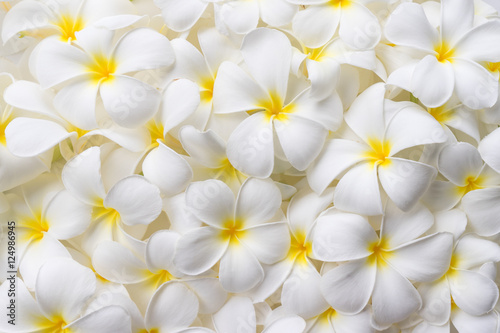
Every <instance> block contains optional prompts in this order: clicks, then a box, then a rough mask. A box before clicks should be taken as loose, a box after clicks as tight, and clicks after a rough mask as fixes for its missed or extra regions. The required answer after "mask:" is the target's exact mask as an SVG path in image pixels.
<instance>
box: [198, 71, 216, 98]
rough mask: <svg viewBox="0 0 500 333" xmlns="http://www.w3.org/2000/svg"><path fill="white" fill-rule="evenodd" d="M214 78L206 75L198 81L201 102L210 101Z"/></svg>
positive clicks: (212, 94) (212, 93)
mask: <svg viewBox="0 0 500 333" xmlns="http://www.w3.org/2000/svg"><path fill="white" fill-rule="evenodd" d="M214 82H215V78H213V77H206V78H203V79H202V80H201V82H200V88H201V89H200V90H201V91H200V99H201V101H202V102H203V103H211V102H212V98H213V96H214Z"/></svg>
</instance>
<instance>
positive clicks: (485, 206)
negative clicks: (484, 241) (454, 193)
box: [462, 188, 500, 236]
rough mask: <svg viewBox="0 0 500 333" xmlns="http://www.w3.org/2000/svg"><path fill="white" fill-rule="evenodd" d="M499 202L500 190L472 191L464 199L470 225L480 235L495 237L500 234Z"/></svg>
mask: <svg viewBox="0 0 500 333" xmlns="http://www.w3.org/2000/svg"><path fill="white" fill-rule="evenodd" d="M498 200H500V189H499V188H487V189H479V190H475V191H471V192H469V193H467V194H466V195H465V196H464V198H463V199H462V204H463V207H464V210H465V212H466V213H467V216H468V217H469V221H470V225H471V227H472V228H473V230H474V231H475V232H477V233H478V234H479V235H481V236H493V235H495V234H497V233H499V232H500V224H499V223H498V216H499V215H498V214H500V206H499V205H498Z"/></svg>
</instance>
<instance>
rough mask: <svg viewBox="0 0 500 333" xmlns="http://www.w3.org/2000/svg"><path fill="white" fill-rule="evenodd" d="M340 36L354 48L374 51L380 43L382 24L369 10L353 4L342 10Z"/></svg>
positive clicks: (355, 3)
mask: <svg viewBox="0 0 500 333" xmlns="http://www.w3.org/2000/svg"><path fill="white" fill-rule="evenodd" d="M339 35H340V38H342V40H343V41H344V42H345V43H346V44H347V45H349V46H350V47H352V48H355V49H359V50H366V49H372V48H374V47H375V46H376V45H377V44H378V42H379V41H380V37H381V28H380V23H379V21H378V19H377V17H376V16H375V15H374V14H373V13H372V12H371V11H370V10H369V9H368V8H366V7H365V6H363V5H362V4H360V3H358V2H351V3H349V6H348V7H347V8H342V15H341V16H340V27H339Z"/></svg>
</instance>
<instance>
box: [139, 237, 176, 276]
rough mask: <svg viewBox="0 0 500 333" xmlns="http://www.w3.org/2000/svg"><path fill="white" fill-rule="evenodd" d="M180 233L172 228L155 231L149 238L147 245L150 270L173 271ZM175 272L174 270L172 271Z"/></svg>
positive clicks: (147, 261)
mask: <svg viewBox="0 0 500 333" xmlns="http://www.w3.org/2000/svg"><path fill="white" fill-rule="evenodd" d="M179 238H180V234H178V233H177V232H175V231H172V230H160V231H157V232H155V233H154V234H153V235H152V236H151V237H150V238H149V240H148V244H147V246H146V264H147V265H148V268H149V270H150V271H152V272H155V271H159V270H162V269H164V270H167V271H169V272H170V271H171V270H172V268H174V269H175V266H174V253H175V245H176V244H177V241H178V240H179ZM170 273H173V272H170Z"/></svg>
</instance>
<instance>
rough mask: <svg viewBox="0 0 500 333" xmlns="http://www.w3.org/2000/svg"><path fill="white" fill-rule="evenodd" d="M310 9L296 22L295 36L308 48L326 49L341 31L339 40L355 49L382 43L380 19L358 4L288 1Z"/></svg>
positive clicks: (334, 0) (333, 0) (335, 0)
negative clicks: (322, 47)
mask: <svg viewBox="0 0 500 333" xmlns="http://www.w3.org/2000/svg"><path fill="white" fill-rule="evenodd" d="M287 1H288V2H291V3H294V4H299V5H307V7H306V8H305V9H304V10H301V11H299V12H298V13H297V15H295V17H294V19H293V32H294V34H295V35H297V36H298V37H299V38H300V39H301V40H302V41H303V42H304V44H305V45H306V46H307V47H310V48H318V47H320V46H322V45H325V44H326V43H327V42H328V41H329V40H330V39H331V38H332V37H333V35H334V34H335V32H336V31H337V28H339V36H340V38H341V39H342V41H344V43H346V44H347V45H349V46H350V47H351V48H354V49H358V50H366V49H373V48H374V47H375V45H377V43H378V42H379V41H380V35H381V29H380V23H379V21H378V19H377V17H376V16H375V15H374V14H373V13H372V12H371V11H370V10H369V9H368V8H366V7H365V6H364V4H363V3H364V2H365V1H358V0H287Z"/></svg>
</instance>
